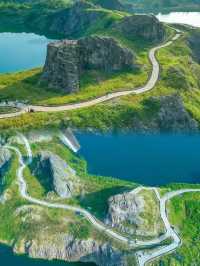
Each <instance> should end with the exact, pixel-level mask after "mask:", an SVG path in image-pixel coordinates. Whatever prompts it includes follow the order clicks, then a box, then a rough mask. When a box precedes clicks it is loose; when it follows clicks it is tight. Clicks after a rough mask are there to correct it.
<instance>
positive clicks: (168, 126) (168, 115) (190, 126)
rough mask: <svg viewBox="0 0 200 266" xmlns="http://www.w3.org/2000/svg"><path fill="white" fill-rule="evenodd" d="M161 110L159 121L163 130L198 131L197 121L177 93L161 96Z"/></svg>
mask: <svg viewBox="0 0 200 266" xmlns="http://www.w3.org/2000/svg"><path fill="white" fill-rule="evenodd" d="M160 105H161V108H160V111H159V113H158V118H157V119H156V120H157V123H158V126H159V128H161V130H162V131H183V132H184V131H196V130H197V129H198V124H197V122H196V121H195V120H194V119H192V118H191V116H190V115H189V113H188V112H187V111H186V109H185V107H184V105H183V101H182V99H181V97H179V96H177V95H171V96H163V97H160Z"/></svg>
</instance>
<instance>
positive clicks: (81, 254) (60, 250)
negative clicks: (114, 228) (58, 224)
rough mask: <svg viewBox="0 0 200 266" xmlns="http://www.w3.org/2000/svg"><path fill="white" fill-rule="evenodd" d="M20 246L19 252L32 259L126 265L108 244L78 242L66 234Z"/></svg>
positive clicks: (121, 255) (100, 265) (86, 241)
mask: <svg viewBox="0 0 200 266" xmlns="http://www.w3.org/2000/svg"><path fill="white" fill-rule="evenodd" d="M22 245H24V246H23V247H21V252H23V253H28V254H29V256H30V257H33V258H42V259H49V260H51V259H58V260H64V261H81V262H92V263H95V264H96V265H99V266H127V265H128V264H127V261H126V258H125V256H124V255H123V253H122V252H120V251H118V250H117V249H114V248H112V247H111V245H110V244H109V243H105V244H101V243H98V242H97V241H95V240H92V239H87V240H78V239H74V237H72V236H70V235H67V234H61V233H60V234H57V235H53V236H51V237H49V236H45V235H41V236H40V237H39V239H37V240H33V241H31V242H28V243H27V242H26V243H22Z"/></svg>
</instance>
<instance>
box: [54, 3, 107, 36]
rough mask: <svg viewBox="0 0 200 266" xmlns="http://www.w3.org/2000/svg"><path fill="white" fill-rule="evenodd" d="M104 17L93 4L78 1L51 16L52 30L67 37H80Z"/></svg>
mask: <svg viewBox="0 0 200 266" xmlns="http://www.w3.org/2000/svg"><path fill="white" fill-rule="evenodd" d="M88 9H90V10H88ZM102 17H103V13H102V12H98V10H95V6H94V5H93V4H91V3H87V2H85V1H78V2H77V3H75V4H74V5H73V6H72V7H69V8H67V9H66V10H62V11H59V12H57V13H56V14H55V15H54V17H53V18H51V26H50V31H51V32H54V33H57V34H62V35H64V36H65V37H70V38H71V37H72V36H73V37H79V36H80V35H81V34H83V32H85V31H86V30H87V29H88V28H89V27H90V26H92V24H93V23H95V22H96V21H97V20H100V19H101V18H102Z"/></svg>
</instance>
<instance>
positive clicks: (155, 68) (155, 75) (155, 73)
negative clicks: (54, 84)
mask: <svg viewBox="0 0 200 266" xmlns="http://www.w3.org/2000/svg"><path fill="white" fill-rule="evenodd" d="M174 30H176V34H175V36H174V37H173V38H172V39H171V40H170V41H168V42H166V43H164V44H162V45H159V46H156V47H154V48H152V49H151V50H150V51H149V61H150V62H151V65H152V73H151V76H150V78H149V80H148V81H147V83H146V85H145V86H144V87H141V88H137V89H136V88H134V89H132V90H123V91H119V92H113V93H109V94H107V95H104V96H101V97H98V98H95V99H93V100H88V101H85V102H81V103H74V104H66V105H61V106H37V105H24V107H23V108H22V109H21V110H20V111H19V112H16V113H10V114H2V115H0V119H5V118H13V117H17V116H20V115H22V114H24V113H28V112H29V111H30V110H32V111H34V112H61V111H70V110H76V109H80V108H86V107H90V106H93V105H96V104H99V103H103V102H106V101H109V100H112V99H115V98H118V97H122V96H127V95H130V94H141V93H144V92H147V91H150V90H152V89H153V88H154V87H155V85H156V83H157V81H158V79H159V74H160V66H159V62H158V61H157V59H156V52H157V51H158V50H160V49H161V48H165V47H167V46H169V45H171V44H172V43H173V42H174V41H176V40H177V39H178V38H179V37H180V36H181V34H182V32H181V31H179V30H178V29H174Z"/></svg>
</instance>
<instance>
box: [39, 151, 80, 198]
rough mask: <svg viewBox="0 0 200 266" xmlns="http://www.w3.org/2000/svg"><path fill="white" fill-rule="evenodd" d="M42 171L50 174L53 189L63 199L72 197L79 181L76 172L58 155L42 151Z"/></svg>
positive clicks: (40, 166) (40, 164)
mask: <svg viewBox="0 0 200 266" xmlns="http://www.w3.org/2000/svg"><path fill="white" fill-rule="evenodd" d="M38 167H39V168H40V170H43V172H46V176H47V175H48V172H49V174H50V177H51V180H50V182H52V188H53V189H54V190H55V192H56V193H57V194H58V195H59V196H60V197H62V198H69V197H71V196H72V194H73V192H74V190H75V187H76V184H75V182H76V181H78V178H77V177H76V173H75V171H74V170H73V169H72V168H71V167H70V166H69V165H67V163H66V162H65V161H64V160H62V159H61V158H60V157H59V156H58V155H56V154H53V153H51V152H47V151H42V152H41V154H40V163H39V166H38Z"/></svg>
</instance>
